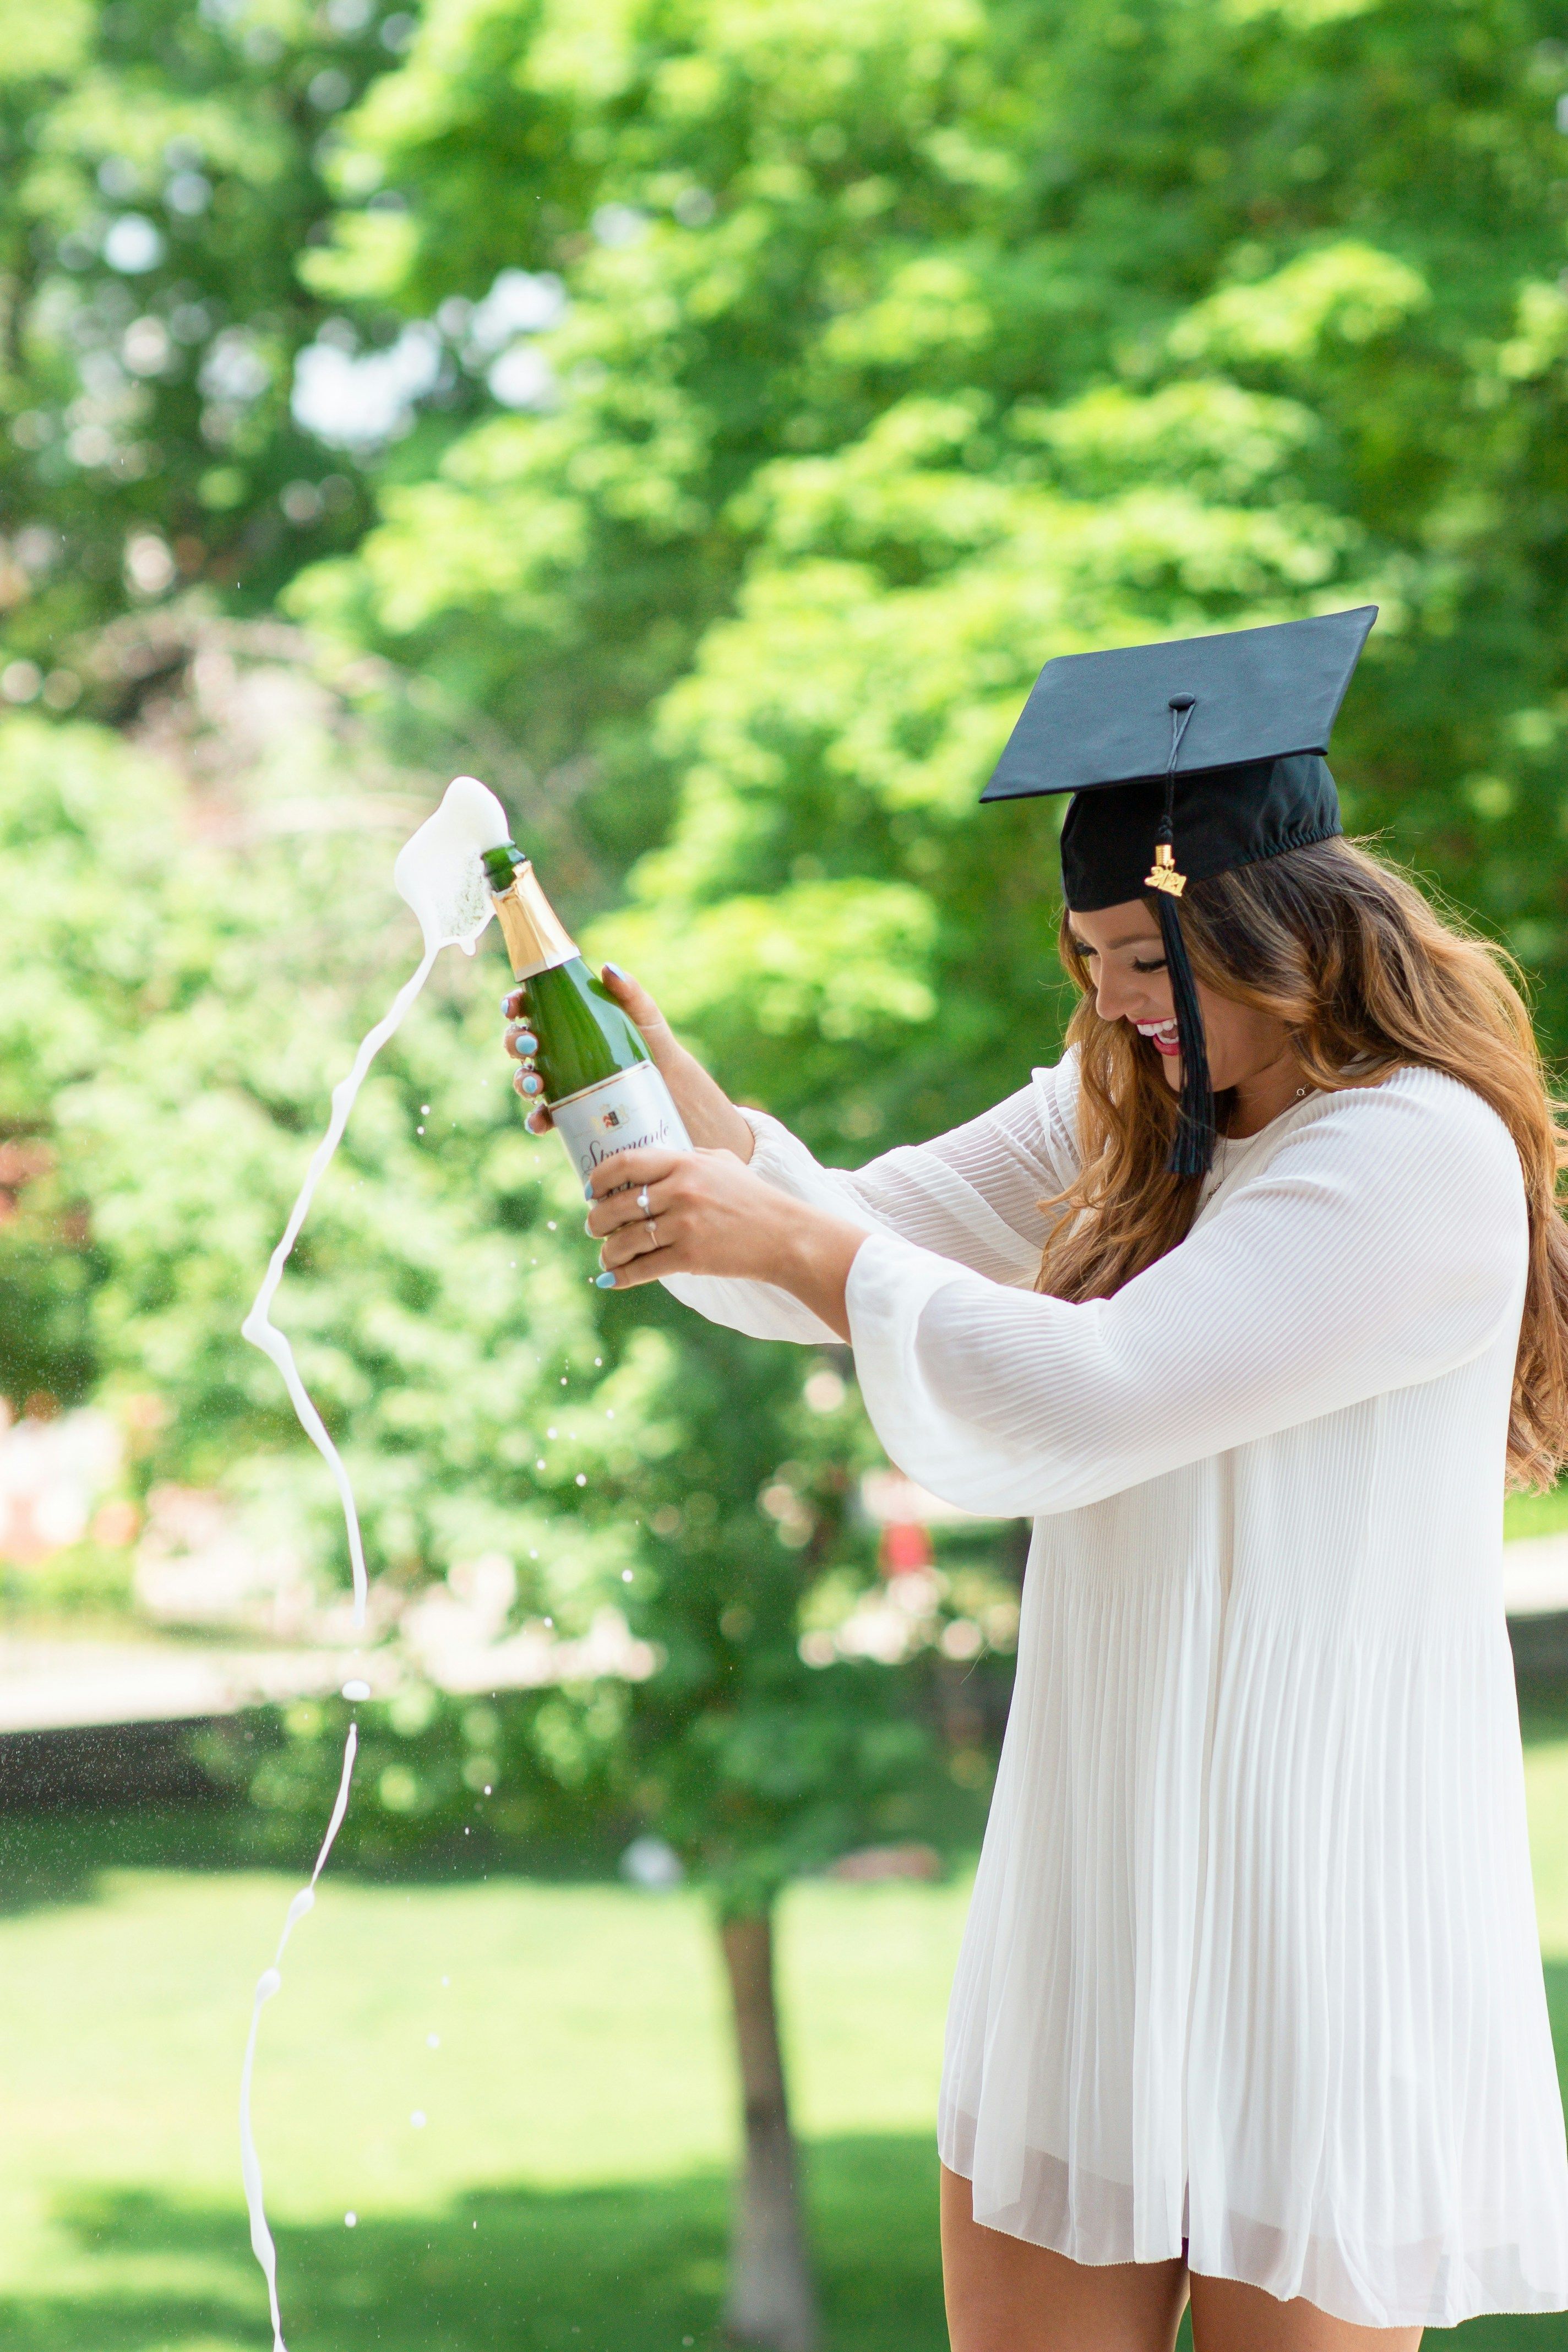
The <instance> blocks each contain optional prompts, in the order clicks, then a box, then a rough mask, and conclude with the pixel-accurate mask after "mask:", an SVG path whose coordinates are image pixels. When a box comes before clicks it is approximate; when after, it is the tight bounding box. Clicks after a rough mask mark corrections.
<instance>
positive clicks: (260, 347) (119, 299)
mask: <svg viewBox="0 0 1568 2352" xmlns="http://www.w3.org/2000/svg"><path fill="white" fill-rule="evenodd" d="M412 26H413V19H412V17H411V16H408V15H407V14H406V13H405V12H402V13H399V12H391V13H389V12H388V11H387V10H385V9H384V8H383V7H382V6H381V5H378V0H326V5H323V6H322V7H321V8H320V9H319V10H318V9H313V8H311V7H310V6H308V5H304V0H258V5H247V0H208V5H205V6H201V7H197V6H195V5H173V0H102V5H98V4H97V0H61V5H58V6H55V7H49V8H42V9H40V8H37V7H28V6H26V5H23V0H7V4H6V5H5V7H4V8H3V9H0V187H3V190H4V194H0V419H3V420H4V424H5V436H4V441H3V443H0V530H4V531H5V548H4V551H3V560H0V666H5V665H8V664H9V663H11V662H14V661H18V660H20V661H25V662H27V663H30V664H31V665H32V666H33V667H35V668H36V669H37V670H38V671H40V672H41V673H42V674H43V675H44V676H45V677H51V678H52V680H53V684H52V686H51V688H50V692H49V696H48V699H49V700H50V701H52V702H53V703H54V704H55V705H56V707H57V708H64V707H67V706H68V704H69V703H70V702H71V701H72V700H73V699H74V698H75V697H76V696H77V695H78V694H79V692H80V690H81V687H82V685H83V683H84V682H85V683H87V684H88V685H89V686H90V685H92V684H93V682H94V670H93V665H92V663H91V660H90V654H91V641H90V637H89V635H88V633H89V632H90V631H91V630H93V629H94V628H96V627H98V626H99V625H101V624H102V623H103V622H104V621H105V620H106V619H110V618H112V617H113V616H114V615H115V614H118V613H119V612H120V611H121V610H122V609H123V607H124V606H125V604H127V602H130V603H131V604H152V603H155V602H156V601H158V600H159V599H160V598H162V597H163V596H165V595H166V594H168V593H169V592H170V591H171V590H174V589H177V588H178V587H179V586H181V585H182V584H185V583H192V582H202V583H206V584H207V585H208V586H209V587H210V588H211V589H213V590H214V591H216V592H218V593H221V594H222V595H223V596H224V597H225V598H226V600H228V601H229V602H231V603H233V604H238V605H239V606H241V607H242V608H249V609H262V608H265V606H266V605H267V604H268V602H269V601H270V599H271V598H272V596H273V595H274V594H275V593H276V592H277V590H278V589H279V586H280V585H281V584H282V583H283V582H284V581H286V580H287V579H288V578H289V575H290V573H291V572H293V571H294V570H295V569H296V567H297V566H298V564H299V563H300V561H301V559H302V558H304V557H307V556H312V555H319V554H321V552H322V551H323V550H324V549H329V548H331V547H334V546H345V545H349V544H352V543H353V540H354V539H355V538H357V536H358V533H359V530H360V529H361V528H362V527H363V520H364V515H365V510H366V509H365V501H364V498H363V490H362V488H361V469H360V467H359V466H358V465H357V464H356V463H354V462H353V458H352V457H350V456H348V455H345V454H344V453H343V452H342V451H330V450H326V449H323V448H322V446H321V444H320V442H319V441H317V440H315V439H313V438H312V436H310V434H309V433H308V432H306V431H305V430H304V429H303V428H302V427H301V426H300V425H298V424H297V423H296V422H295V420H294V418H293V417H292V415H291V414H290V405H289V395H290V389H291V385H292V382H293V372H294V365H295V361H296V358H297V356H298V354H299V352H300V351H301V349H303V348H304V347H305V346H307V345H310V344H311V343H312V341H313V340H314V339H315V338H316V337H317V335H318V333H319V332H320V331H321V330H323V329H325V331H326V332H327V333H328V335H331V334H334V333H335V334H337V336H338V338H339V344H340V346H341V345H342V344H344V343H347V342H352V341H355V340H356V338H355V337H354V336H353V334H351V333H350V332H349V331H348V330H347V328H346V326H345V324H344V322H342V321H339V320H335V319H334V317H333V314H332V313H331V309H330V306H328V305H327V304H325V303H324V302H323V301H322V300H321V299H319V298H318V297H316V296H315V295H313V294H312V293H311V292H310V289H308V288H307V287H306V286H305V285H303V284H302V283H301V281H300V277H299V275H298V272H297V269H296V263H297V261H298V258H299V256H300V252H301V251H302V250H306V249H309V247H310V242H311V240H312V239H313V238H319V237H320V236H322V235H323V234H324V233H325V226H326V221H327V216H328V214H329V211H330V207H331V196H330V194H329V193H328V188H327V184H326V180H325V178H324V173H326V172H327V171H328V170H329V169H330V168H331V160H332V155H333V151H334V133H333V125H334V123H335V121H337V119H338V118H339V116H340V114H341V111H342V109H343V108H344V107H346V106H348V105H350V104H351V103H352V102H353V100H356V99H357V98H358V97H359V96H360V95H361V94H362V93H363V90H364V89H365V87H366V85H367V83H368V82H369V81H371V80H372V79H374V76H375V75H376V74H377V73H378V72H382V71H384V70H385V69H386V68H388V67H390V66H391V65H392V63H393V61H394V56H395V51H396V49H397V47H399V46H400V44H401V43H402V42H403V41H404V40H405V37H406V35H407V33H408V32H409V31H410V30H411V29H412ZM400 326H401V321H399V320H389V319H384V318H377V317H374V316H370V317H366V316H365V315H364V314H363V313H362V320H361V329H362V335H363V341H365V343H366V344H367V346H370V347H374V345H376V344H378V343H379V344H383V345H384V344H386V343H387V342H388V341H389V340H390V338H392V337H395V334H396V333H397V332H398V331H399V329H400ZM331 348H332V347H331V345H329V346H328V349H329V351H331ZM330 363H331V362H329V364H330ZM447 382H448V383H449V384H450V385H451V386H452V387H453V388H455V382H456V379H455V371H453V370H452V369H451V368H450V367H449V366H448V369H447ZM426 388H427V389H431V390H434V389H435V386H434V384H431V385H428V386H427V387H426ZM442 396H443V397H445V396H447V395H446V394H445V393H444V394H443V395H442ZM363 454H371V455H374V436H373V442H372V444H371V445H368V446H367V447H366V450H365V451H364V453H363ZM12 684H13V689H14V691H13V698H14V699H15V698H21V697H22V696H23V695H24V694H25V693H26V692H27V691H28V689H27V688H26V672H23V673H21V674H20V675H16V674H14V676H13V680H12ZM116 700H117V696H116V694H115V692H114V691H112V690H111V691H110V693H109V694H108V695H107V696H106V697H105V707H106V708H107V709H108V710H109V711H110V714H111V715H112V713H113V711H114V709H115V705H116Z"/></svg>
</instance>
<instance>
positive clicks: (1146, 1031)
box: [1133, 1021, 1182, 1059]
mask: <svg viewBox="0 0 1568 2352" xmlns="http://www.w3.org/2000/svg"><path fill="white" fill-rule="evenodd" d="M1133 1025H1134V1027H1135V1028H1136V1029H1137V1032H1138V1034H1139V1035H1140V1037H1147V1039H1148V1040H1149V1043H1150V1044H1151V1045H1152V1046H1153V1048H1154V1051H1155V1052H1156V1054H1163V1055H1166V1056H1167V1057H1168V1058H1170V1059H1174V1058H1175V1056H1176V1055H1179V1054H1180V1052H1181V1050H1182V1040H1181V1035H1180V1033H1179V1032H1178V1030H1177V1027H1176V1024H1175V1023H1174V1022H1173V1021H1139V1022H1136V1023H1134V1024H1133Z"/></svg>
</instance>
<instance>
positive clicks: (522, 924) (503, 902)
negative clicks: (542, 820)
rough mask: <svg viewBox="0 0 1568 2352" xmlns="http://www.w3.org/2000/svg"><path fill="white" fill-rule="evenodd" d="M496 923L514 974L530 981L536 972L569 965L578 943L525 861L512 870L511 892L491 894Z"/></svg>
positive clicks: (520, 978) (525, 859)
mask: <svg viewBox="0 0 1568 2352" xmlns="http://www.w3.org/2000/svg"><path fill="white" fill-rule="evenodd" d="M492 897H493V898H494V903H495V910H496V920H497V921H498V922H499V923H500V929H501V937H502V939H503V940H505V941H506V951H507V953H508V955H509V956H510V958H511V968H512V971H513V973H514V974H515V975H516V977H517V978H518V979H519V980H531V979H532V977H533V975H534V973H535V972H536V971H552V970H553V969H554V967H555V966H556V965H557V964H561V963H570V962H571V961H572V959H573V958H574V956H575V955H576V953H577V942H576V941H575V940H574V939H573V938H572V936H571V934H570V932H569V931H568V930H567V929H566V926H565V925H564V923H563V921H562V920H561V918H560V916H559V915H558V914H557V913H556V911H555V909H554V908H553V907H552V905H551V903H550V901H549V899H548V898H546V897H545V895H544V893H543V891H542V889H541V888H540V887H539V877H538V876H537V875H536V874H535V872H534V870H533V867H532V866H531V863H530V862H529V860H528V859H527V858H526V857H525V858H524V859H523V861H522V864H521V866H513V868H512V876H511V888H510V890H501V891H497V892H494V893H492Z"/></svg>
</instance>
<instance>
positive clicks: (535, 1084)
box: [522, 1077, 540, 1095]
mask: <svg viewBox="0 0 1568 2352" xmlns="http://www.w3.org/2000/svg"><path fill="white" fill-rule="evenodd" d="M539 1084H540V1082H539V1080H538V1079H537V1078H534V1077H527V1078H524V1080H523V1082H522V1091H523V1093H524V1094H525V1095H536V1094H537V1093H538V1092H539Z"/></svg>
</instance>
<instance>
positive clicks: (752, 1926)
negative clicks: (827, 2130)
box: [719, 1912, 817, 2352]
mask: <svg viewBox="0 0 1568 2352" xmlns="http://www.w3.org/2000/svg"><path fill="white" fill-rule="evenodd" d="M719 1939H720V1942H721V1944H722V1946H723V1948H724V1966H725V1969H726V1970H727V1971H728V1974H729V1979H730V1998H731V2002H732V2003H733V2006H734V2014H735V2049H736V2054H737V2056H738V2058H739V2060H740V2068H741V2099H742V2110H743V2113H744V2116H745V2126H746V2147H745V2156H744V2158H743V2160H742V2171H741V2178H740V2180H739V2181H738V2183H737V2184H736V2192H735V2218H734V2228H733V2232H732V2236H731V2251H730V2294H729V2301H728V2304H727V2305H726V2308H725V2313H724V2323H725V2326H726V2327H727V2328H728V2329H729V2332H730V2334H731V2336H732V2337H733V2338H734V2340H735V2341H736V2342H737V2343H739V2344H754V2345H759V2346H763V2347H766V2352H816V2340H817V2336H816V2294H815V2293H814V2292H813V2288H812V2283H811V2268H810V2264H809V2262H808V2260H807V2257H806V2250H805V2230H804V2229H803V2227H802V2223H801V2211H800V2191H799V2184H798V2181H797V2179H796V2172H795V2137H794V2135H793V2133H792V2132H791V2130H790V2122H789V2105H788V2101H787V2099H786V2097H785V2095H784V2059H783V2056H782V2054H781V2053H780V2049H779V2021H778V2010H777V2008H776V2006H775V2004H774V2000H773V1920H772V1918H771V1916H769V1915H768V1914H767V1913H765V1912H764V1913H763V1916H761V1917H760V1918H754V1919H726V1920H724V1921H723V1922H722V1923H721V1927H720V1929H719Z"/></svg>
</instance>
